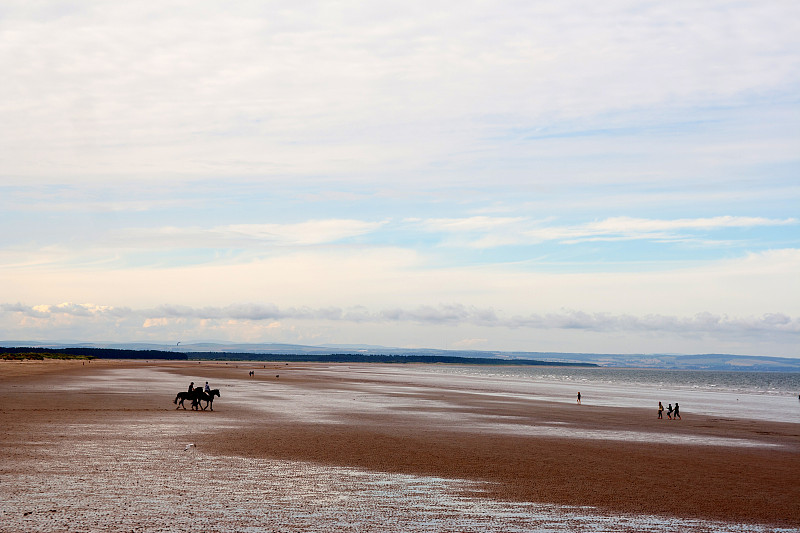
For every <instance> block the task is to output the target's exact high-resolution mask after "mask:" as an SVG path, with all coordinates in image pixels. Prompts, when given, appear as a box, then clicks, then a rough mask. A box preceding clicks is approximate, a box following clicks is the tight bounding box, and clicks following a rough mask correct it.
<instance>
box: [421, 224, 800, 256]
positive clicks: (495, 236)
mask: <svg viewBox="0 0 800 533" xmlns="http://www.w3.org/2000/svg"><path fill="white" fill-rule="evenodd" d="M552 222H553V220H552V219H550V220H545V221H542V220H533V219H526V218H522V217H489V216H474V217H466V218H461V219H428V220H425V221H421V222H419V225H420V226H421V227H422V228H423V229H425V230H427V231H430V232H437V233H443V234H446V235H455V236H456V238H455V239H450V240H449V241H448V242H449V243H450V244H461V245H466V246H471V247H475V248H492V247H496V246H503V245H514V244H535V243H539V242H544V241H557V242H562V243H572V244H574V243H578V242H582V241H585V240H601V239H602V240H615V239H655V240H677V239H684V238H686V234H685V233H681V231H688V232H695V231H715V230H722V229H727V228H757V227H769V226H790V225H798V224H799V223H800V222H799V221H798V220H797V219H795V218H786V219H768V218H763V217H735V216H720V217H710V218H682V219H672V220H659V219H644V218H632V217H611V218H607V219H604V220H598V221H594V222H587V223H583V224H573V225H557V224H553V223H552Z"/></svg>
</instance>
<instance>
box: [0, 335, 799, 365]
mask: <svg viewBox="0 0 800 533" xmlns="http://www.w3.org/2000/svg"><path fill="white" fill-rule="evenodd" d="M0 347H19V348H25V349H26V350H28V351H29V350H30V348H39V349H41V348H49V349H53V350H61V349H65V350H66V349H69V353H76V352H75V351H74V350H75V349H76V348H77V349H80V348H85V349H91V350H97V352H93V353H95V356H96V357H109V355H110V353H109V352H106V355H97V354H98V353H100V352H102V351H103V350H114V351H117V352H115V353H114V355H112V357H116V358H131V359H132V358H137V359H225V360H233V359H239V360H244V359H250V360H275V359H281V360H294V361H314V360H316V361H320V360H326V361H334V360H337V361H344V360H348V361H351V362H355V361H373V362H381V361H382V362H418V361H420V362H471V363H474V364H498V363H505V364H509V363H510V364H575V363H577V364H581V365H599V366H605V367H617V368H624V367H632V368H634V367H635V368H662V369H674V370H732V371H735V370H750V371H772V372H800V359H790V358H782V357H767V356H750V355H731V354H697V355H678V354H597V353H561V352H523V351H513V352H503V351H478V350H437V349H432V348H419V349H408V348H392V347H387V346H375V345H365V344H330V345H318V346H309V345H300V344H279V343H263V344H244V343H224V342H197V343H188V344H183V343H177V344H175V345H172V344H158V343H82V342H72V343H68V342H63V343H54V342H38V341H0ZM120 350H121V351H123V352H124V351H127V354H124V353H122V352H119V351H120ZM464 360H466V361H464ZM526 361H527V362H526Z"/></svg>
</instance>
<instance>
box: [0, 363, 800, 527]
mask: <svg viewBox="0 0 800 533" xmlns="http://www.w3.org/2000/svg"><path fill="white" fill-rule="evenodd" d="M248 369H255V372H256V375H255V376H254V377H253V378H249V376H248ZM109 372H111V373H112V374H113V373H115V372H116V373H117V374H113V375H112V376H111V377H109ZM198 377H200V378H202V379H207V380H209V381H212V383H215V384H221V387H222V397H221V398H219V399H217V400H216V401H215V405H214V407H215V410H214V412H213V413H212V412H209V411H204V412H199V413H198V412H195V413H193V412H191V411H186V412H184V411H182V410H181V411H178V412H175V410H174V405H173V404H172V403H171V402H172V399H171V396H173V395H174V393H175V392H177V391H178V390H182V389H184V388H185V385H186V384H187V383H188V381H190V380H195V381H196V379H197V378H198ZM184 382H187V383H184ZM131 383H133V384H135V383H140V384H141V388H140V389H139V390H137V389H136V388H135V387H132V386H131ZM87 392H90V394H87ZM0 406H1V407H0V417H2V423H3V425H4V427H8V428H10V431H7V432H6V433H5V434H4V435H3V436H2V437H0V446H2V449H3V451H4V452H3V453H4V460H3V465H4V466H3V470H2V476H3V479H4V480H7V479H10V478H11V477H13V476H14V475H15V474H14V473H15V472H16V471H17V470H15V468H16V467H15V461H21V462H20V464H22V463H26V464H27V463H28V462H30V461H31V460H34V459H35V455H36V453H38V452H37V449H36V447H31V446H28V445H27V443H30V442H32V441H36V440H37V439H39V440H41V439H42V438H44V437H43V436H46V435H51V436H52V435H56V436H54V437H53V439H55V440H58V439H59V438H60V439H65V440H67V441H69V442H80V441H81V440H82V439H83V438H84V437H82V436H81V434H80V432H75V431H72V430H70V429H69V428H76V427H77V428H79V427H82V426H98V427H99V426H102V427H108V428H112V429H111V431H113V428H119V427H121V425H124V424H125V423H126V422H125V419H126V417H134V418H136V423H137V424H139V425H144V426H145V427H146V426H147V425H148V424H150V425H151V426H153V427H155V426H158V425H159V424H162V425H164V424H172V425H175V424H180V425H182V427H185V428H186V429H187V431H189V432H190V433H191V434H192V438H193V440H194V441H195V442H196V444H197V447H198V448H199V449H202V450H203V452H204V453H209V454H212V456H220V457H223V456H237V457H245V458H258V459H272V460H282V461H306V462H311V463H315V464H320V465H330V466H335V467H352V468H359V469H364V470H369V471H379V472H389V473H401V474H409V475H418V476H437V477H442V478H448V479H469V480H475V481H482V482H489V483H488V484H486V485H485V489H484V494H483V497H489V498H494V499H502V500H510V501H518V502H536V503H549V504H558V505H569V506H593V507H597V508H598V509H600V510H602V511H603V512H607V513H612V514H616V513H639V514H654V515H661V516H674V517H680V518H692V519H712V520H721V521H728V522H743V523H761V524H770V525H774V526H782V527H786V526H792V527H797V526H799V525H800V508H799V507H798V506H797V504H796V502H797V501H800V488H798V487H797V483H796V479H797V476H798V474H800V424H793V423H780V422H764V421H757V420H746V419H720V418H717V417H707V416H699V415H691V414H690V415H689V416H687V414H686V413H684V417H683V420H681V421H675V422H671V421H658V420H656V419H655V412H654V410H653V409H635V408H626V409H619V408H610V407H600V406H593V405H586V404H584V405H581V406H577V405H572V404H569V403H556V402H548V401H541V400H536V399H531V398H527V397H524V395H520V394H507V393H505V392H504V391H503V390H499V389H496V387H495V388H492V387H489V388H487V389H486V390H468V389H464V388H463V387H459V384H458V383H448V382H447V380H446V379H443V378H442V377H441V376H439V377H435V378H432V379H431V381H430V382H425V383H419V382H418V381H417V380H415V379H412V378H409V377H408V376H407V375H404V372H403V369H398V368H397V367H396V366H391V365H390V366H389V367H387V370H386V372H381V365H380V364H378V365H371V364H367V365H357V364H356V365H354V364H347V365H335V364H314V363H305V364H294V363H293V364H279V363H266V364H262V363H253V362H242V363H228V364H221V363H213V362H201V363H198V362H173V361H169V362H163V361H157V362H154V361H149V362H148V361H110V360H95V361H92V362H80V361H53V362H50V361H45V362H25V363H18V362H2V363H0ZM662 422H663V423H662ZM196 425H199V427H201V428H203V430H202V431H197V430H193V429H192V428H194V427H195V426H196ZM58 435H61V437H57V436H58ZM636 435H639V436H641V437H642V438H638V439H636V438H633V437H632V436H636ZM86 438H88V437H86ZM149 438H151V439H156V440H157V439H162V440H163V439H168V440H169V441H170V442H169V443H170V445H173V444H174V443H173V442H172V441H173V440H175V438H176V437H175V435H174V434H172V435H171V436H159V434H158V432H153V434H152V435H150V437H149ZM0 490H8V489H0Z"/></svg>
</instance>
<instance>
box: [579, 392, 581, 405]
mask: <svg viewBox="0 0 800 533" xmlns="http://www.w3.org/2000/svg"><path fill="white" fill-rule="evenodd" d="M580 404H581V392H580V391H578V405H580Z"/></svg>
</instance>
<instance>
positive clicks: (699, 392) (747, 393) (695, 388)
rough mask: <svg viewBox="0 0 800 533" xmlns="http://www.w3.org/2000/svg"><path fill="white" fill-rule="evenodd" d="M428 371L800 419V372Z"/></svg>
mask: <svg viewBox="0 0 800 533" xmlns="http://www.w3.org/2000/svg"><path fill="white" fill-rule="evenodd" d="M426 372H430V373H434V374H444V375H452V376H453V377H454V378H455V377H463V378H468V379H470V380H478V381H482V380H489V381H497V382H505V383H508V384H509V385H510V384H512V383H513V384H516V385H517V387H520V386H523V387H524V389H526V391H527V393H528V394H530V395H532V396H535V397H537V398H540V399H543V400H548V401H564V402H575V398H576V395H577V393H578V392H579V391H580V393H581V401H582V402H583V403H584V404H593V405H603V406H611V407H645V408H652V409H653V411H654V412H655V410H656V409H657V407H658V402H659V401H660V402H662V403H663V404H664V407H665V408H666V407H667V406H668V404H670V403H672V404H675V403H676V402H678V403H679V404H680V406H681V415H682V416H685V415H686V414H689V413H698V414H704V415H711V416H719V417H725V418H752V419H756V420H770V421H779V422H800V398H798V395H800V372H728V371H711V370H653V369H630V368H572V367H510V366H480V365H459V366H443V365H432V366H431V367H430V368H428V369H426Z"/></svg>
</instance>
